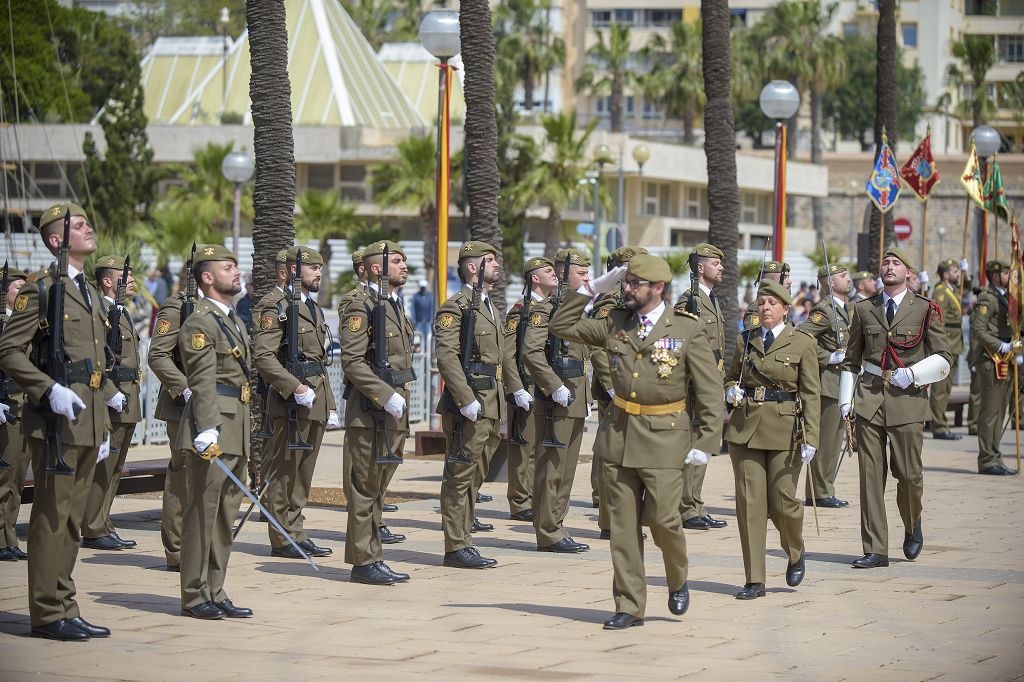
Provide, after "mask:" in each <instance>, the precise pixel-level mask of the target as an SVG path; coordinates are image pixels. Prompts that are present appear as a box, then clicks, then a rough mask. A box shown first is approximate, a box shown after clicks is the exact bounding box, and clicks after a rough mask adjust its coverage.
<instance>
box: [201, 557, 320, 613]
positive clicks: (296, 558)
mask: <svg viewBox="0 0 1024 682" xmlns="http://www.w3.org/2000/svg"><path fill="white" fill-rule="evenodd" d="M303 549H305V547H303ZM270 556H279V557H282V558H284V559H302V558H303V557H302V554H300V553H299V550H297V549H295V548H294V547H292V546H291V545H285V546H284V547H274V548H272V549H271V550H270ZM211 603H212V602H211Z"/></svg>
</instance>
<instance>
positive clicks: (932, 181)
mask: <svg viewBox="0 0 1024 682" xmlns="http://www.w3.org/2000/svg"><path fill="white" fill-rule="evenodd" d="M900 177H901V178H903V180H904V181H906V183H907V185H908V186H909V187H910V189H912V190H914V194H916V195H917V198H918V199H920V200H921V201H927V200H928V194H929V193H930V192H931V191H932V189H933V188H934V187H935V185H937V184H939V168H938V166H936V165H935V157H934V156H932V131H931V129H929V130H928V134H927V135H925V136H924V139H923V140H921V144H919V145H917V149H915V150H914V153H913V154H912V155H911V156H910V158H909V159H907V161H906V163H904V164H903V165H902V166H901V167H900Z"/></svg>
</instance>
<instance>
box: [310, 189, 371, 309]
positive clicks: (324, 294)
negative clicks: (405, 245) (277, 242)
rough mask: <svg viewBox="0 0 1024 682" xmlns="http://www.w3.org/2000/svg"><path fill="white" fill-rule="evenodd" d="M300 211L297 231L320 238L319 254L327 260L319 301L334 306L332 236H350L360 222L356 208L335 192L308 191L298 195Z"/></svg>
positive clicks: (337, 237) (324, 305)
mask: <svg viewBox="0 0 1024 682" xmlns="http://www.w3.org/2000/svg"><path fill="white" fill-rule="evenodd" d="M297 203H298V205H299V213H298V214H297V215H296V216H295V232H296V234H297V236H298V237H299V239H317V240H319V241H320V255H321V256H323V259H324V272H323V277H322V278H321V280H320V294H319V295H318V296H317V301H318V302H319V303H320V305H321V306H323V307H325V308H326V307H330V305H331V298H332V296H331V284H332V281H331V243H330V241H328V240H330V239H339V238H341V237H347V236H348V234H349V232H350V231H351V229H352V228H353V227H354V226H355V225H356V224H357V223H358V221H357V220H356V219H355V207H354V206H352V205H351V204H350V203H348V202H347V201H345V200H344V199H342V198H341V197H339V196H338V193H337V192H333V191H318V190H314V189H310V190H306V191H305V192H303V193H302V194H300V195H299V199H298V202H297Z"/></svg>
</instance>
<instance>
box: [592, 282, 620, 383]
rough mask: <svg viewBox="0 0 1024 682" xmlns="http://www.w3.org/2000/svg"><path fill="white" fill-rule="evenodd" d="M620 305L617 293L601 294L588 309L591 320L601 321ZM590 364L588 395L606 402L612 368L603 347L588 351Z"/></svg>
mask: <svg viewBox="0 0 1024 682" xmlns="http://www.w3.org/2000/svg"><path fill="white" fill-rule="evenodd" d="M619 303H620V298H619V294H618V293H611V294H602V295H601V296H600V297H599V298H598V299H597V300H596V301H594V305H593V306H591V308H590V317H591V318H592V319H597V320H603V319H604V318H606V317H608V315H609V314H611V312H612V309H613V308H615V307H617V306H618V305H619ZM590 362H591V364H592V365H593V366H594V379H593V381H592V382H591V384H590V393H591V395H593V396H594V398H596V399H597V400H599V401H600V400H603V401H608V400H611V396H610V395H609V394H608V389H609V388H611V387H612V366H611V359H610V358H609V357H608V351H606V350H605V349H604V347H597V346H595V347H594V348H591V349H590Z"/></svg>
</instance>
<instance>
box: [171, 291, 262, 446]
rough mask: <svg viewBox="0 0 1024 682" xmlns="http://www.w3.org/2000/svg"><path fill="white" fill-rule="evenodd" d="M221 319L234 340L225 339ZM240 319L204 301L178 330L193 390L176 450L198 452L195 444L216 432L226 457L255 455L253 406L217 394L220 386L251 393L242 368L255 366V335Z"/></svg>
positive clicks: (182, 353)
mask: <svg viewBox="0 0 1024 682" xmlns="http://www.w3.org/2000/svg"><path fill="white" fill-rule="evenodd" d="M216 318H220V320H221V321H222V322H223V323H224V326H225V327H226V328H227V329H228V333H229V334H230V338H228V337H227V336H225V335H224V332H223V331H222V330H221V327H220V325H219V324H218V323H217V319H216ZM235 319H237V320H238V321H239V324H238V325H237V326H236V325H235V323H234V322H232V321H231V319H230V318H229V317H228V316H227V315H225V314H224V313H223V312H221V310H220V309H219V308H218V307H217V306H216V304H214V303H212V302H211V301H209V300H207V299H205V298H204V299H201V300H199V301H197V302H196V309H195V312H193V313H192V315H190V316H189V318H188V319H187V320H186V321H185V324H184V325H182V327H181V329H180V330H179V331H178V347H179V348H180V349H181V359H182V364H184V365H185V376H186V377H187V380H188V386H189V388H191V389H192V397H191V398H190V399H189V401H188V402H187V403H186V404H185V409H184V410H183V411H182V414H181V426H180V427H179V429H178V438H177V443H176V446H177V447H178V448H179V449H180V450H192V449H193V446H192V442H193V441H194V440H195V437H196V436H197V435H198V434H199V433H201V432H202V431H205V430H206V429H212V428H215V427H216V428H218V429H219V430H220V437H219V439H218V441H217V442H218V443H219V444H220V448H221V451H222V452H223V453H224V454H225V455H245V456H247V455H248V454H249V436H250V433H249V432H250V430H251V429H250V424H249V404H248V402H245V403H243V402H242V400H241V399H240V398H236V397H232V396H226V395H218V393H217V386H218V385H220V386H227V387H230V388H233V389H238V390H242V391H243V395H245V392H244V391H247V390H248V385H249V377H248V376H246V370H243V369H242V364H244V365H245V366H246V368H250V367H251V363H252V359H251V357H250V353H249V334H248V333H247V332H246V331H245V325H244V324H242V323H241V319H240V318H238V316H237V315H236V316H235ZM234 348H237V349H238V350H239V351H240V352H241V357H240V358H236V357H235V356H234V355H233V354H232V349H234ZM239 360H241V364H240V363H239ZM243 386H244V387H245V389H243Z"/></svg>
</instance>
